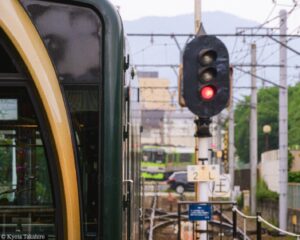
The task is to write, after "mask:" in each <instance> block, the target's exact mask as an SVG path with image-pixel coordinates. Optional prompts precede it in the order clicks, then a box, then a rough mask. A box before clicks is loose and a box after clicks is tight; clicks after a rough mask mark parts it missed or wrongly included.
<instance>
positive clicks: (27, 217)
mask: <svg viewBox="0 0 300 240" xmlns="http://www.w3.org/2000/svg"><path fill="white" fill-rule="evenodd" d="M0 59H1V61H0V176H1V177H0V228H1V230H0V231H1V239H66V240H71V239H72V240H79V239H80V238H81V232H80V231H81V230H80V214H79V197H78V183H77V176H76V166H75V157H74V152H73V146H72V138H71V130H70V126H69V120H68V115H67V112H66V108H65V104H64V101H63V96H62V92H61V89H60V87H59V84H58V80H57V76H56V74H55V71H54V68H53V65H52V63H51V60H50V59H49V56H48V54H47V51H46V49H45V47H44V45H43V43H42V41H41V39H40V36H39V34H38V33H37V31H36V29H35V27H34V26H33V25H32V23H31V21H30V19H29V18H28V16H27V15H26V14H24V9H23V8H22V7H21V6H20V4H19V1H14V0H11V1H0Z"/></svg>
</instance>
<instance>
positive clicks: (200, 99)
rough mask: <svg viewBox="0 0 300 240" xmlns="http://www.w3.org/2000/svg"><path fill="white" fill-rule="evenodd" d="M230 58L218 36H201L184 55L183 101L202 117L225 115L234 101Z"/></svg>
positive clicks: (186, 48) (187, 47) (194, 40)
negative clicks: (230, 76) (227, 108)
mask: <svg viewBox="0 0 300 240" xmlns="http://www.w3.org/2000/svg"><path fill="white" fill-rule="evenodd" d="M229 74H230V68H229V55H228V51H227V48H226V47H225V45H224V44H223V43H222V42H221V41H220V40H219V39H218V38H216V37H214V36H199V37H196V38H195V39H193V40H192V41H191V42H189V43H188V44H187V45H186V47H185V50H184V54H183V97H184V100H185V104H186V106H187V107H188V108H189V109H190V111H191V112H193V113H194V114H196V115H198V116H199V117H203V118H209V117H212V116H214V115H216V114H218V113H219V112H221V111H222V110H223V109H224V108H225V107H226V106H227V104H228V102H229V98H230V87H231V86H230V78H229Z"/></svg>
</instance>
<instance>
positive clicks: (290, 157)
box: [288, 151, 294, 171]
mask: <svg viewBox="0 0 300 240" xmlns="http://www.w3.org/2000/svg"><path fill="white" fill-rule="evenodd" d="M293 161H294V156H293V154H292V153H291V152H290V151H288V171H290V170H291V168H292V166H293Z"/></svg>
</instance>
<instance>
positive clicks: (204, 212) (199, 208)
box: [189, 203, 212, 221]
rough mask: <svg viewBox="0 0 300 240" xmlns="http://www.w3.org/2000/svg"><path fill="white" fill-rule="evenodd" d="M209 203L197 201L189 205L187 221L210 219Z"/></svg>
mask: <svg viewBox="0 0 300 240" xmlns="http://www.w3.org/2000/svg"><path fill="white" fill-rule="evenodd" d="M211 212H212V211H211V204H209V203H197V204H190V206H189V221H209V220H211Z"/></svg>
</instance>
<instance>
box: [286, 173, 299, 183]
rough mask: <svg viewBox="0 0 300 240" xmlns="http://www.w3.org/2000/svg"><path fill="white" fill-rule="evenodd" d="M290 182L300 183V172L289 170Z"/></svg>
mask: <svg viewBox="0 0 300 240" xmlns="http://www.w3.org/2000/svg"><path fill="white" fill-rule="evenodd" d="M289 182H293V183H300V172H289Z"/></svg>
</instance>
